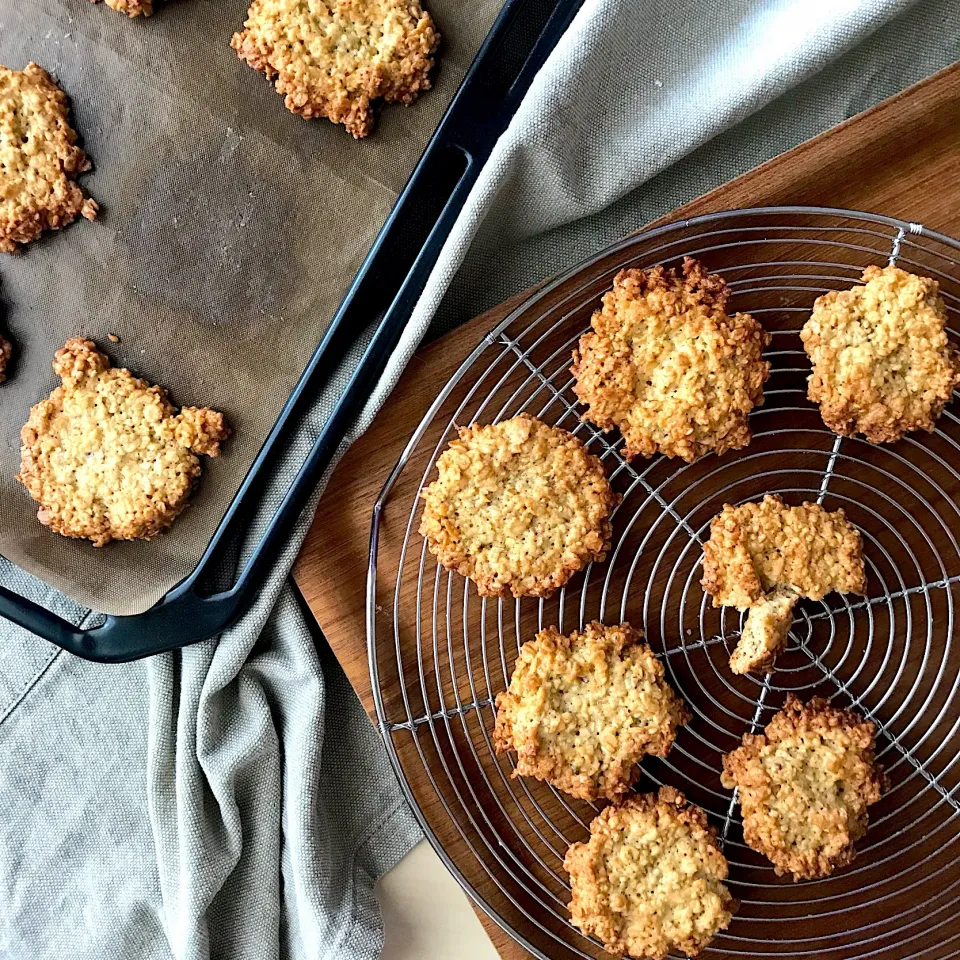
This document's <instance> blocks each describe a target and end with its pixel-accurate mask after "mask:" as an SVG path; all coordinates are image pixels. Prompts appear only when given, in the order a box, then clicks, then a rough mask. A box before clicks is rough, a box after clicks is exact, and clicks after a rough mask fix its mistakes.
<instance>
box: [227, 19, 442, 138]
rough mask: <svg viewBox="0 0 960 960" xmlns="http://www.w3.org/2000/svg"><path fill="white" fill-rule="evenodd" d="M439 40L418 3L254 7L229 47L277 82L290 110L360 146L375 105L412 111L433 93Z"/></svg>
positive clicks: (371, 120) (369, 127) (369, 126)
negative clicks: (341, 131)
mask: <svg viewBox="0 0 960 960" xmlns="http://www.w3.org/2000/svg"><path fill="white" fill-rule="evenodd" d="M439 40H440V38H439V36H438V34H437V31H436V28H435V27H434V24H433V20H432V19H431V18H430V15H429V14H428V13H426V12H425V11H424V10H423V8H422V7H421V6H420V2H419V0H333V2H319V0H253V3H251V5H250V10H249V12H248V15H247V21H246V23H245V24H244V28H243V30H241V31H240V32H239V33H236V34H235V35H234V37H233V42H232V46H233V49H234V50H236V52H237V54H238V55H239V57H240V58H241V59H242V60H245V61H246V62H247V63H248V64H249V65H250V66H251V67H253V68H254V70H259V71H261V72H262V73H264V74H266V76H267V77H268V78H270V79H275V81H276V88H277V93H280V94H283V95H284V97H285V100H284V102H285V104H286V107H287V109H288V110H290V111H292V112H293V113H297V114H300V116H303V117H307V118H311V117H327V118H328V119H329V120H331V121H333V123H342V124H343V125H344V126H345V127H346V128H347V130H349V131H350V133H352V134H353V135H354V137H358V138H359V137H365V136H367V134H368V133H370V130H371V128H372V127H373V108H372V106H371V104H372V101H374V100H378V99H382V100H385V101H387V102H388V103H404V104H410V103H413V101H414V100H416V99H417V97H418V95H419V94H420V92H421V91H423V90H429V89H430V71H431V69H432V68H433V54H434V51H435V50H436V48H437V44H438V43H439Z"/></svg>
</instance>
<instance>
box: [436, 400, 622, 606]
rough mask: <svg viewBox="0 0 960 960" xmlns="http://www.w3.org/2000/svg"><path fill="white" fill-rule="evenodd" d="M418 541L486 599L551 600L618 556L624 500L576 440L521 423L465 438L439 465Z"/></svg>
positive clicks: (471, 431)
mask: <svg viewBox="0 0 960 960" xmlns="http://www.w3.org/2000/svg"><path fill="white" fill-rule="evenodd" d="M437 473H438V476H437V479H436V480H434V482H433V483H431V484H430V486H428V487H427V488H426V489H425V490H424V491H423V493H422V494H421V496H422V497H423V500H424V507H423V518H422V520H421V523H420V533H421V534H422V535H423V536H424V537H426V539H427V544H428V546H429V548H430V552H431V553H432V554H434V556H436V558H437V559H438V560H439V561H440V563H441V564H442V565H443V566H444V567H446V568H447V569H448V570H454V571H456V572H457V573H459V574H461V575H462V576H464V577H469V578H470V579H471V580H473V582H474V583H476V585H477V590H478V592H479V593H480V596H482V597H510V596H514V597H528V596H529V597H548V596H550V595H551V594H553V593H554V592H555V591H556V590H558V589H559V588H560V587H562V586H564V584H566V583H567V581H568V580H569V579H570V578H571V577H572V576H573V575H574V574H575V573H576V572H577V571H578V570H581V569H583V568H584V567H585V566H586V565H587V564H588V563H592V562H593V561H600V560H603V558H604V557H605V556H606V554H607V550H608V549H609V548H610V537H611V533H612V527H611V524H610V513H611V511H612V510H613V508H614V506H615V505H616V502H617V498H616V497H615V495H614V493H613V491H612V490H611V489H610V484H609V482H608V481H607V478H606V475H605V474H604V472H603V464H602V463H601V462H600V460H599V459H598V458H597V457H595V456H593V455H592V454H590V453H588V452H587V449H586V447H584V445H583V444H582V443H581V442H580V441H579V440H578V439H577V438H576V437H574V436H573V435H572V434H570V433H568V432H567V431H566V430H561V429H560V428H559V427H550V426H547V424H545V423H543V422H541V421H540V420H537V419H536V418H535V417H531V416H529V415H528V414H525V413H522V414H520V415H519V416H517V417H514V418H513V419H512V420H504V421H502V422H501V423H494V424H489V425H487V426H478V425H476V424H475V425H474V426H472V427H464V428H461V429H460V435H459V437H458V438H457V439H456V440H454V441H452V442H451V444H450V446H449V447H448V448H447V449H446V450H445V451H444V452H443V453H442V454H441V455H440V457H439V459H438V460H437Z"/></svg>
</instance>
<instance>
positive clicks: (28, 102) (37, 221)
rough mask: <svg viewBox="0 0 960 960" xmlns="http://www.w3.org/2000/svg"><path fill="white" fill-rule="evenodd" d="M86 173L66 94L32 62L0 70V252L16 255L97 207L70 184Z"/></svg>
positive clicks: (89, 216)
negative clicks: (42, 237)
mask: <svg viewBox="0 0 960 960" xmlns="http://www.w3.org/2000/svg"><path fill="white" fill-rule="evenodd" d="M89 169H90V161H89V160H88V159H87V155H86V154H85V153H84V152H83V150H81V149H80V148H79V147H78V146H77V134H76V132H75V131H74V129H73V127H71V126H70V113H69V107H68V105H67V96H66V94H65V93H64V92H63V91H62V90H61V89H60V87H58V86H57V84H56V83H55V82H54V80H53V78H52V77H51V76H50V74H49V73H47V71H46V70H44V69H43V68H42V67H38V66H37V65H36V64H35V63H29V64H27V66H26V68H25V69H23V70H9V69H8V68H7V67H3V66H0V251H2V252H3V253H14V252H15V251H16V250H17V249H18V248H19V247H20V246H22V245H23V244H26V243H30V241H31V240H35V239H36V238H37V237H39V236H40V234H41V233H43V231H44V230H59V229H60V228H61V227H65V226H66V225H67V224H68V223H71V222H73V221H74V220H76V218H77V216H81V215H82V216H84V217H86V218H87V219H88V220H93V219H94V218H95V217H96V215H97V205H96V203H95V202H94V201H93V200H91V199H90V198H89V197H87V196H86V195H85V194H84V192H83V190H81V189H80V187H79V186H77V184H76V183H75V182H74V181H75V180H76V178H77V177H78V176H79V175H80V174H81V173H84V172H85V171H86V170H89Z"/></svg>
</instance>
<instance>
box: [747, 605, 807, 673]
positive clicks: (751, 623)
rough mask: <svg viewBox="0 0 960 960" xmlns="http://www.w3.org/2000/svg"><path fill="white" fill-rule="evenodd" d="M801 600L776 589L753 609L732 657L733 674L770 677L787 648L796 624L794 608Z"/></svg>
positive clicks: (748, 615)
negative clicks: (792, 626)
mask: <svg viewBox="0 0 960 960" xmlns="http://www.w3.org/2000/svg"><path fill="white" fill-rule="evenodd" d="M798 599H799V597H798V596H797V594H796V593H794V592H793V591H792V590H789V589H783V588H779V587H778V588H777V589H776V590H773V591H771V592H770V593H768V594H766V595H765V596H764V597H763V598H762V599H760V600H758V601H757V602H756V603H755V604H754V606H752V607H751V608H750V612H749V613H748V614H747V620H746V622H745V623H744V625H743V632H742V633H741V634H740V639H739V640H738V641H737V646H736V648H735V649H734V651H733V653H732V654H731V655H730V669H731V670H732V671H733V672H734V673H738V674H742V673H762V674H766V673H770V672H772V670H773V666H774V664H775V663H776V660H777V657H779V656H780V654H781V653H783V650H784V648H785V647H786V645H787V635H788V634H789V633H790V626H791V624H792V623H793V608H794V607H795V606H796V605H797V600H798Z"/></svg>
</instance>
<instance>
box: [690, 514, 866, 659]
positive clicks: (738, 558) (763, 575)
mask: <svg viewBox="0 0 960 960" xmlns="http://www.w3.org/2000/svg"><path fill="white" fill-rule="evenodd" d="M701 584H702V586H703V589H704V590H705V591H706V592H707V593H709V594H710V595H711V596H712V597H713V605H714V606H715V607H720V606H724V607H736V608H737V609H738V610H741V611H742V610H748V611H749V613H748V615H747V621H746V624H745V625H744V630H743V634H742V635H741V638H740V643H739V644H738V645H737V649H736V650H735V651H734V654H733V657H731V661H730V666H731V669H733V671H734V672H735V673H746V672H770V671H771V670H772V669H773V664H774V661H775V660H776V658H777V655H778V654H779V653H780V652H781V651H782V649H783V646H784V644H785V643H786V637H787V632H788V631H789V629H790V618H791V615H792V611H793V606H794V604H795V603H796V601H797V599H798V598H800V597H805V598H806V599H808V600H822V599H823V598H824V597H825V596H826V595H827V594H828V593H831V592H833V591H836V592H837V593H860V594H862V593H863V592H864V590H865V589H866V573H865V568H864V562H863V543H862V539H861V537H860V531H859V530H857V528H856V527H854V526H853V524H852V523H850V522H849V521H848V520H847V518H846V514H845V513H844V512H843V510H835V511H828V510H825V509H824V508H823V507H822V506H820V505H819V504H816V503H804V504H803V505H802V506H799V507H790V506H787V505H786V504H785V503H784V502H783V500H782V499H781V498H780V497H778V496H766V497H764V498H763V500H762V502H760V503H744V504H742V505H741V506H739V507H734V506H731V505H730V504H726V505H725V506H724V508H723V511H722V512H721V513H720V514H719V515H718V516H716V517H714V518H713V521H712V522H711V524H710V539H709V540H708V541H707V542H706V543H705V544H704V545H703V580H702V581H701Z"/></svg>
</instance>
